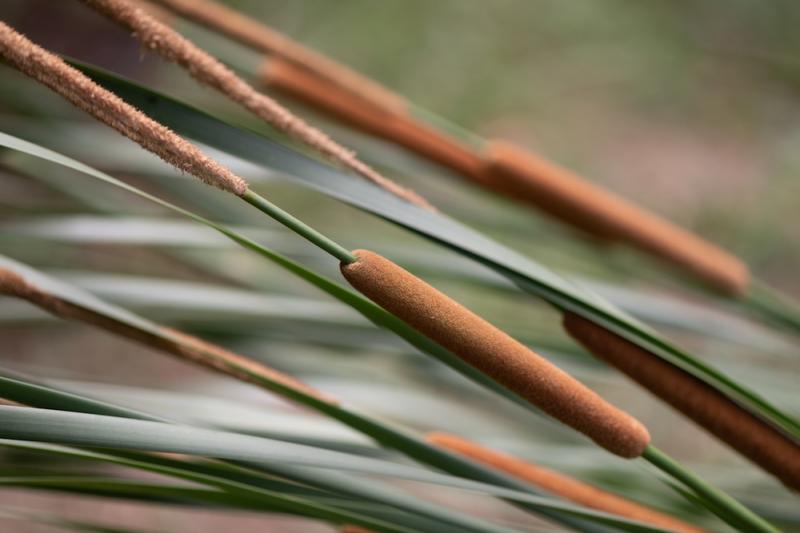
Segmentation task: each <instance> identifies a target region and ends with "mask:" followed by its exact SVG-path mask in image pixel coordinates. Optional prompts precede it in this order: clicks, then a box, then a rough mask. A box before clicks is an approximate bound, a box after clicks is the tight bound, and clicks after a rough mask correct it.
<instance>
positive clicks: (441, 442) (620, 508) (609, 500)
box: [426, 432, 703, 533]
mask: <svg viewBox="0 0 800 533" xmlns="http://www.w3.org/2000/svg"><path fill="white" fill-rule="evenodd" d="M426 440H427V441H428V442H430V443H432V444H436V445H437V446H441V447H442V448H446V449H447V450H450V451H453V452H455V453H458V454H460V455H463V456H465V457H468V458H470V459H473V460H475V461H476V462H479V463H483V464H486V465H489V466H491V467H493V468H496V469H497V470H500V471H502V472H505V473H507V474H509V475H511V476H513V477H516V478H519V479H521V480H523V481H526V482H528V483H530V484H531V485H534V486H536V487H539V488H541V489H543V490H545V491H547V492H549V493H550V494H554V495H556V496H560V497H562V498H564V499H565V500H569V501H572V502H575V503H578V504H580V505H584V506H586V507H589V508H591V509H597V510H598V511H603V512H606V513H609V514H615V515H617V516H622V517H625V518H630V519H632V520H638V521H639V522H644V523H646V524H652V525H655V526H659V527H663V528H665V529H670V530H673V531H679V532H681V533H700V532H701V531H703V530H702V529H701V528H698V527H696V526H692V525H690V524H687V523H686V522H683V521H682V520H678V519H677V518H673V517H671V516H669V515H666V514H664V513H661V512H658V511H656V510H654V509H650V508H649V507H645V506H644V505H641V504H639V503H636V502H633V501H631V500H627V499H625V498H622V497H620V496H617V495H616V494H612V493H610V492H607V491H604V490H602V489H599V488H597V487H594V486H592V485H589V484H588V483H584V482H582V481H579V480H577V479H574V478H571V477H569V476H566V475H564V474H561V473H559V472H554V471H553V470H550V469H547V468H544V467H541V466H539V465H536V464H533V463H530V462H528V461H522V460H521V459H517V458H516V457H513V456H511V455H508V454H505V453H501V452H498V451H495V450H490V449H488V448H485V447H484V446H481V445H479V444H476V443H474V442H472V441H469V440H467V439H464V438H461V437H458V436H456V435H451V434H449V433H442V432H434V433H429V434H428V435H427V436H426Z"/></svg>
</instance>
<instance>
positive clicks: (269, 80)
mask: <svg viewBox="0 0 800 533" xmlns="http://www.w3.org/2000/svg"><path fill="white" fill-rule="evenodd" d="M260 77H261V81H262V82H263V83H264V84H265V85H266V86H268V87H270V88H272V89H275V90H277V91H278V92H280V93H282V94H285V95H287V96H290V97H291V98H294V99H296V100H298V101H300V102H303V103H305V104H309V105H311V106H313V107H314V108H317V109H321V110H323V111H325V112H326V113H328V114H330V115H332V116H334V117H336V118H338V119H340V120H342V121H343V122H345V123H347V124H350V125H353V126H355V127H357V128H359V129H361V130H362V131H366V132H368V133H372V134H374V135H380V136H384V135H385V134H386V133H387V132H388V131H390V130H391V128H392V122H393V119H394V117H395V114H394V113H389V112H386V110H384V109H383V108H382V107H379V106H374V105H371V104H370V103H369V102H368V101H365V100H363V99H361V98H360V97H358V96H357V95H353V94H352V93H351V92H349V91H346V90H344V89H341V88H340V87H337V86H335V85H332V84H331V83H330V82H329V81H328V80H325V79H323V78H320V77H319V76H317V75H316V74H315V73H314V72H312V71H310V70H308V69H304V68H302V67H300V66H298V65H297V64H295V63H292V62H290V61H287V60H285V59H283V58H281V57H277V56H276V57H270V58H267V59H266V60H265V61H264V64H263V67H262V69H261V76H260Z"/></svg>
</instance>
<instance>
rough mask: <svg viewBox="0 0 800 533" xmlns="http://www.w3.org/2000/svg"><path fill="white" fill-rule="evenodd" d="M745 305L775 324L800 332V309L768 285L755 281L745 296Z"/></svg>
mask: <svg viewBox="0 0 800 533" xmlns="http://www.w3.org/2000/svg"><path fill="white" fill-rule="evenodd" d="M743 303H744V304H745V305H746V306H747V307H749V308H750V309H751V310H752V311H754V312H755V313H758V314H759V315H761V316H762V317H765V318H766V319H767V320H769V321H770V322H771V323H773V324H777V325H780V326H781V327H783V328H785V329H787V330H791V331H793V332H795V333H797V332H800V307H798V304H797V303H796V302H793V301H790V300H789V299H788V298H786V297H784V296H783V295H781V294H778V293H776V292H775V290H774V289H772V288H770V287H769V286H767V285H766V284H764V283H762V282H759V281H757V280H753V283H751V284H750V286H748V288H747V292H746V293H745V294H744V296H743Z"/></svg>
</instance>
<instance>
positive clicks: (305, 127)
mask: <svg viewBox="0 0 800 533" xmlns="http://www.w3.org/2000/svg"><path fill="white" fill-rule="evenodd" d="M83 2H84V3H86V4H87V5H89V6H91V7H92V8H94V9H95V10H97V11H99V12H100V13H103V14H104V15H106V16H107V17H109V18H110V19H111V20H113V21H115V22H116V23H118V24H120V25H121V26H123V27H125V28H126V29H128V30H130V31H132V32H133V34H134V35H135V36H136V38H137V39H138V40H139V41H140V42H141V43H142V45H143V46H144V47H145V48H147V49H148V50H152V51H154V52H156V53H157V54H159V55H160V56H161V57H163V58H164V59H166V60H167V61H170V62H172V63H176V64H178V65H180V66H181V67H182V68H183V69H185V70H186V71H187V72H188V73H189V74H190V75H191V76H192V77H193V78H194V79H195V80H197V81H198V82H200V83H202V84H204V85H207V86H209V87H212V88H213V89H215V90H217V91H219V92H220V93H222V94H224V95H225V96H227V97H228V98H230V99H231V100H233V101H234V102H236V103H238V104H239V105H241V106H242V107H244V108H245V109H247V110H248V111H250V112H251V113H253V114H254V115H256V116H257V117H259V118H260V119H262V120H264V121H265V122H267V123H268V124H270V125H272V126H274V127H275V128H277V129H279V130H280V131H282V132H284V133H286V134H287V135H288V136H289V137H291V138H293V139H295V140H296V141H298V142H300V143H302V144H304V145H306V146H308V147H309V148H311V149H313V150H315V151H316V152H318V153H320V154H322V155H323V156H325V157H326V158H327V159H329V160H330V161H332V162H334V163H336V164H339V165H341V166H343V167H344V168H347V169H348V170H351V171H353V172H355V173H356V174H358V175H360V176H362V177H363V178H365V179H367V180H368V181H371V182H372V183H374V184H376V185H378V186H379V187H381V188H383V189H385V190H387V191H389V192H390V193H392V194H394V195H396V196H398V197H400V198H402V199H404V200H405V201H407V202H410V203H413V204H416V205H418V206H420V207H423V208H425V209H429V210H433V207H432V206H431V205H430V204H429V203H428V202H427V201H426V200H425V199H424V198H422V197H421V196H419V195H418V194H417V193H415V192H414V191H411V190H409V189H406V188H404V187H401V186H400V185H398V184H396V183H395V182H393V181H392V180H390V179H388V178H386V177H385V176H383V175H382V174H380V173H379V172H377V171H376V170H374V169H373V168H372V167H370V166H368V165H366V164H365V163H364V162H362V161H361V160H360V159H359V158H358V157H357V156H356V155H355V153H353V152H352V151H350V150H348V149H346V148H345V147H343V146H341V145H339V144H338V143H337V142H335V141H334V140H333V139H331V138H330V137H328V136H327V135H326V134H325V133H323V132H322V131H320V130H318V129H317V128H315V127H313V126H311V125H309V124H307V123H306V122H305V121H303V120H302V119H301V118H299V117H297V116H296V115H294V114H293V113H292V112H291V111H289V110H288V109H286V108H285V107H283V106H282V105H281V104H279V103H278V102H276V101H275V100H273V99H272V98H270V97H268V96H266V95H265V94H262V93H260V92H259V91H257V90H256V89H254V88H253V87H252V86H250V84H248V83H247V82H246V81H245V80H243V79H242V78H240V77H239V76H237V75H236V74H235V73H234V72H233V71H232V70H230V69H229V68H228V67H226V66H225V65H223V64H222V63H221V62H220V61H218V60H217V59H216V58H214V57H212V56H211V55H210V54H208V53H206V52H205V51H203V50H202V49H200V48H199V47H198V46H196V45H195V44H194V43H192V42H191V41H189V40H188V39H186V38H185V37H183V36H182V35H181V34H179V33H178V32H176V31H175V30H173V29H172V28H170V27H169V26H167V25H166V24H163V23H162V22H160V21H158V20H157V19H156V18H154V17H152V16H151V15H150V14H148V13H147V12H146V11H145V10H143V9H141V8H139V7H138V6H137V5H135V4H133V3H131V2H129V1H128V0H83Z"/></svg>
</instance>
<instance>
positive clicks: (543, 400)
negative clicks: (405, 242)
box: [341, 250, 650, 458]
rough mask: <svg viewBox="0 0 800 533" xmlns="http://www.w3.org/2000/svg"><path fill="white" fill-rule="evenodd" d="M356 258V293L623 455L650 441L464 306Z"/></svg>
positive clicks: (360, 254) (632, 422)
mask: <svg viewBox="0 0 800 533" xmlns="http://www.w3.org/2000/svg"><path fill="white" fill-rule="evenodd" d="M353 254H354V255H356V256H357V260H356V261H355V262H352V263H349V264H348V263H342V266H341V271H342V274H343V275H344V277H345V278H346V279H347V281H348V282H349V283H350V284H351V285H352V286H353V287H354V288H355V289H357V290H358V291H360V292H361V293H362V294H364V295H365V296H367V297H368V298H370V299H371V300H372V301H374V302H375V303H377V304H378V305H380V306H381V307H383V308H384V309H386V310H387V311H389V312H391V313H392V314H394V315H395V316H397V317H398V318H400V319H401V320H403V321H404V322H406V323H407V324H409V325H410V326H412V327H413V328H415V329H417V330H418V331H420V332H421V333H422V334H424V335H425V336H427V337H428V338H430V339H432V340H434V341H435V342H437V343H439V344H441V345H442V346H444V347H445V348H447V349H448V350H450V351H451V352H453V353H454V354H456V355H458V356H459V357H461V358H462V359H463V360H464V361H465V362H467V363H469V364H470V365H472V366H474V367H475V368H477V369H478V370H480V371H482V372H484V373H485V374H487V375H489V376H490V377H491V378H492V379H494V380H495V381H497V382H498V383H500V384H502V385H504V386H505V387H507V388H508V389H510V390H512V391H514V392H515V393H517V394H519V395H520V396H521V397H523V398H525V399H526V400H528V401H529V402H530V403H531V404H533V405H535V406H536V407H538V408H540V409H542V410H543V411H545V412H546V413H548V414H549V415H551V416H553V417H555V418H557V419H558V420H560V421H561V422H563V423H564V424H567V425H569V426H571V427H572V428H574V429H576V430H578V431H580V432H582V433H584V434H585V435H586V436H588V437H589V438H591V439H592V440H594V441H595V442H596V443H597V444H599V445H600V446H602V447H604V448H606V449H607V450H609V451H610V452H612V453H614V454H617V455H619V456H621V457H626V458H632V457H637V456H639V455H640V454H641V453H642V451H643V450H644V448H645V446H646V445H647V443H648V442H649V441H650V435H649V434H648V432H647V429H645V427H644V426H643V425H642V424H641V423H639V422H638V421H637V420H636V419H634V418H633V417H631V416H630V415H629V414H627V413H625V412H624V411H621V410H620V409H617V408H616V407H614V406H612V405H611V404H609V403H607V402H606V401H605V400H603V399H602V398H601V397H600V396H598V395H597V394H596V393H595V392H593V391H592V390H590V389H588V388H587V387H586V386H584V385H583V384H582V383H580V382H578V381H577V380H575V379H574V378H572V377H571V376H570V375H569V374H567V373H566V372H564V371H562V370H561V369H559V368H558V367H556V366H555V365H553V364H552V363H550V362H549V361H547V360H546V359H544V358H543V357H541V356H540V355H538V354H536V353H534V352H533V351H531V350H530V349H528V348H527V347H526V346H524V345H522V344H521V343H519V342H517V341H516V340H514V339H512V338H511V337H510V336H508V335H507V334H506V333H504V332H503V331H501V330H499V329H498V328H496V327H495V326H493V325H491V324H490V323H488V322H487V321H485V320H484V319H482V318H480V317H479V316H478V315H476V314H475V313H472V312H471V311H469V310H468V309H466V308H465V307H463V306H462V305H461V304H459V303H457V302H455V301H454V300H452V299H450V298H449V297H447V296H446V295H444V294H442V293H441V292H439V291H437V290H436V289H434V288H433V287H431V286H430V285H428V284H427V283H425V282H424V281H422V280H421V279H419V278H417V277H416V276H414V275H413V274H411V273H409V272H407V271H406V270H404V269H402V268H400V267H399V266H397V265H396V264H394V263H393V262H391V261H389V260H388V259H385V258H384V257H381V256H380V255H378V254H375V253H373V252H369V251H367V250H356V251H354V252H353Z"/></svg>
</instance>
